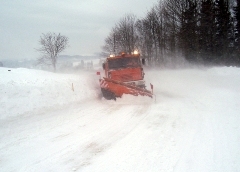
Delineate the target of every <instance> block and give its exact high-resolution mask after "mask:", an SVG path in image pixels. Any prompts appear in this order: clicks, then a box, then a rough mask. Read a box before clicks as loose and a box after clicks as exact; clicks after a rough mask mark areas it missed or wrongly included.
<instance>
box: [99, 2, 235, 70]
mask: <svg viewBox="0 0 240 172" xmlns="http://www.w3.org/2000/svg"><path fill="white" fill-rule="evenodd" d="M239 37H240V0H231V1H230V0H181V1H179V0H165V1H161V0H160V1H159V2H158V3H157V4H156V5H155V6H153V7H152V9H151V10H150V11H148V12H147V14H146V16H145V17H144V18H142V19H137V18H136V16H134V15H132V14H128V15H125V17H123V18H122V19H121V20H120V21H119V22H118V23H116V25H115V26H114V27H113V28H112V30H111V32H110V34H109V36H108V37H107V38H106V39H105V45H104V46H103V51H104V53H106V54H111V53H115V54H117V53H119V52H122V51H124V52H128V53H131V52H133V51H134V50H135V49H138V50H139V51H140V52H141V55H142V56H143V57H144V58H146V59H147V61H148V62H149V64H150V65H152V66H153V65H154V66H160V65H164V64H165V63H166V62H167V61H176V60H177V59H178V58H181V57H184V58H185V59H186V60H188V61H189V62H191V63H201V64H205V65H227V66H228V65H233V66H240V38H239Z"/></svg>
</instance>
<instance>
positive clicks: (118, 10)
mask: <svg viewBox="0 0 240 172" xmlns="http://www.w3.org/2000/svg"><path fill="white" fill-rule="evenodd" d="M157 2H158V0H141V1H140V0H0V25H1V27H0V31H1V34H0V60H1V59H13V58H18V59H31V58H32V59H34V58H37V57H38V56H39V53H38V52H37V51H36V50H35V48H38V47H39V43H38V41H39V39H40V36H41V34H42V33H48V32H55V33H61V34H62V35H65V36H67V37H69V45H70V47H68V48H67V49H66V50H65V51H64V52H63V53H62V54H67V55H94V54H96V53H99V52H101V46H102V45H103V44H104V39H105V38H106V37H107V36H108V34H109V32H110V30H111V29H112V27H114V25H115V23H117V22H118V21H119V20H120V19H121V18H122V17H124V16H125V15H126V14H135V15H136V16H137V18H141V17H144V16H146V13H147V11H149V10H150V9H151V8H152V7H153V6H154V4H156V3H157Z"/></svg>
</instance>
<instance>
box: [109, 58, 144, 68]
mask: <svg viewBox="0 0 240 172" xmlns="http://www.w3.org/2000/svg"><path fill="white" fill-rule="evenodd" d="M140 65H141V63H140V59H139V58H117V59H110V60H109V61H108V67H109V69H120V68H129V67H140Z"/></svg>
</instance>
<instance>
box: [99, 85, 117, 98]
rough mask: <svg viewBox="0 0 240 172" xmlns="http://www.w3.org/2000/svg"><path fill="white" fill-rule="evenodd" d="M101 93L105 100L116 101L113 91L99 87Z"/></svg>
mask: <svg viewBox="0 0 240 172" xmlns="http://www.w3.org/2000/svg"><path fill="white" fill-rule="evenodd" d="M101 91H102V95H103V97H104V98H105V99H107V100H115V101H116V96H115V94H114V93H113V92H111V91H109V90H106V89H104V88H101Z"/></svg>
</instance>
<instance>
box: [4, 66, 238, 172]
mask: <svg viewBox="0 0 240 172" xmlns="http://www.w3.org/2000/svg"><path fill="white" fill-rule="evenodd" d="M8 70H11V71H8ZM95 73H96V71H80V72H79V73H76V74H61V73H51V72H45V71H39V70H33V69H23V68H18V69H9V68H0V171H1V172H9V171H22V172H32V171H36V172H38V171H39V172H42V171H44V172H48V171H58V172H61V171H62V172H65V171H81V172H82V171H83V172H87V171H91V172H92V171H102V172H106V171H108V172H113V171H117V172H119V171H122V172H123V171H124V172H126V171H127V172H132V171H136V172H140V171H142V172H146V171H149V172H150V171H151V172H154V171H156V172H159V171H164V172H168V171H184V172H185V171H189V172H193V171H194V172H195V171H201V172H202V171H224V172H225V171H240V69H239V68H233V67H228V68H227V67H215V68H202V69H182V70H179V69H178V70H148V71H145V73H146V81H147V83H152V84H153V85H154V92H155V95H156V102H155V99H151V98H149V97H134V96H130V95H125V96H123V98H122V99H117V101H116V102H115V101H107V100H105V99H103V98H101V96H100V89H99V87H98V76H96V75H95ZM148 88H149V86H148Z"/></svg>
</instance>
